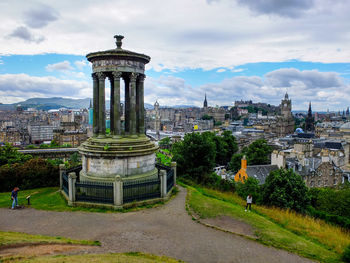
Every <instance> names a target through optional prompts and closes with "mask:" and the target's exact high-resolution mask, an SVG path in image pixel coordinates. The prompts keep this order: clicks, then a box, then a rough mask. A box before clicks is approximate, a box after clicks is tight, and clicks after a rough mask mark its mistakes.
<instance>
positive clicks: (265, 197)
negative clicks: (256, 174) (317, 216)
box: [262, 169, 310, 212]
mask: <svg viewBox="0 0 350 263" xmlns="http://www.w3.org/2000/svg"><path fill="white" fill-rule="evenodd" d="M262 202H263V204H265V205H269V206H277V207H280V208H290V209H293V210H295V211H297V212H303V211H305V209H306V208H307V206H308V205H309V203H310V199H309V196H308V188H307V187H306V185H305V182H304V181H303V179H302V178H301V177H300V175H298V174H296V173H295V172H294V171H293V170H291V169H289V170H285V169H279V170H276V171H273V172H271V173H270V175H269V176H268V177H267V178H266V181H265V184H264V185H263V187H262Z"/></svg>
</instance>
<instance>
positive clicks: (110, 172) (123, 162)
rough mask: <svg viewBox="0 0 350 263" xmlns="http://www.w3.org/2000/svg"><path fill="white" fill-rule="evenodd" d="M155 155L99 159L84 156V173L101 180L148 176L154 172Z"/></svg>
mask: <svg viewBox="0 0 350 263" xmlns="http://www.w3.org/2000/svg"><path fill="white" fill-rule="evenodd" d="M154 164H155V153H152V154H148V155H144V156H134V157H115V158H99V157H92V156H84V155H83V156H82V167H83V169H82V172H83V174H84V175H86V176H91V177H100V178H101V179H107V178H111V179H113V180H114V178H115V176H116V175H120V176H121V177H130V176H137V175H141V174H147V173H150V172H152V171H153V170H154V168H155V166H154Z"/></svg>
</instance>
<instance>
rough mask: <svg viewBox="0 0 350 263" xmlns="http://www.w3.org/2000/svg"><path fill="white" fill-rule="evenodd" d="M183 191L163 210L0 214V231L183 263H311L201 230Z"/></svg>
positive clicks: (24, 211) (163, 207)
mask: <svg viewBox="0 0 350 263" xmlns="http://www.w3.org/2000/svg"><path fill="white" fill-rule="evenodd" d="M185 198H186V189H183V188H180V192H179V193H178V195H177V196H176V198H174V199H173V200H172V201H170V202H169V203H167V204H166V205H164V206H160V207H157V208H152V209H145V210H142V211H137V212H129V213H124V214H123V213H108V214H102V213H86V212H52V211H42V210H35V209H22V210H10V209H5V208H3V209H0V230H2V231H16V232H25V233H29V234H42V235H49V236H64V237H68V238H74V239H90V240H99V241H101V242H102V246H101V247H99V248H96V249H93V250H91V249H89V253H90V252H91V251H92V252H98V253H102V252H103V253H106V252H129V251H139V252H145V253H152V254H156V255H166V256H169V257H173V258H176V259H181V260H184V261H186V262H225V263H226V262H254V263H259V262H261V263H265V262H270V263H273V262H276V263H281V262H293V263H295V262H312V261H310V260H308V259H305V258H302V257H299V256H297V255H294V254H291V253H288V252H286V251H283V250H278V249H275V248H271V247H266V246H263V245H261V244H259V243H257V242H254V241H251V240H248V239H245V238H242V237H240V236H236V235H233V234H230V233H225V232H222V231H218V230H215V229H212V228H208V227H205V226H203V225H201V224H198V223H196V222H194V221H193V220H192V219H191V217H190V216H189V215H188V214H187V212H186V210H185Z"/></svg>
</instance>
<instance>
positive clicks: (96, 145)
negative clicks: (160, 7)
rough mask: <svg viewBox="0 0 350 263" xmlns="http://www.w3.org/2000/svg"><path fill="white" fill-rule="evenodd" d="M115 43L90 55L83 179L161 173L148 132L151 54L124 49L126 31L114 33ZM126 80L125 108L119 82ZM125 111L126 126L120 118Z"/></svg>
mask: <svg viewBox="0 0 350 263" xmlns="http://www.w3.org/2000/svg"><path fill="white" fill-rule="evenodd" d="M114 37H115V38H116V45H117V48H115V49H111V50H106V51H98V52H94V53H90V54H87V55H86V57H87V59H88V60H89V61H90V62H91V63H92V71H93V73H92V79H93V136H92V137H91V138H89V139H88V140H87V141H86V142H84V143H83V144H82V145H81V146H80V147H79V148H78V149H79V153H80V154H81V155H82V170H81V172H80V180H81V181H104V182H112V181H114V180H115V177H116V176H117V175H119V176H120V177H121V178H122V179H123V180H132V179H140V178H151V177H155V176H157V173H158V172H157V169H156V168H155V152H156V151H157V149H158V146H156V145H155V144H154V143H153V142H151V141H150V139H149V138H148V137H147V136H146V135H145V124H144V122H145V118H144V116H145V109H144V79H145V74H144V71H145V64H147V63H148V62H149V61H150V59H151V58H150V57H149V56H146V55H144V54H139V53H135V52H131V51H128V50H125V49H122V47H121V46H122V39H123V38H124V37H123V36H119V35H117V36H114ZM106 79H109V81H110V87H111V92H110V94H111V98H110V134H108V135H107V134H106V111H105V80H106ZM121 80H123V81H124V84H125V85H124V87H125V92H124V94H125V99H124V107H121V103H120V88H121V86H120V82H121ZM122 110H123V111H124V125H122V123H121V116H122V112H121V111H122Z"/></svg>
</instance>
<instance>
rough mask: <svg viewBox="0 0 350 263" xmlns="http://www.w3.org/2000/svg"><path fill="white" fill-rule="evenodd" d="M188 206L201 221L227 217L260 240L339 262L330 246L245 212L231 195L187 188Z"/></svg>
mask: <svg viewBox="0 0 350 263" xmlns="http://www.w3.org/2000/svg"><path fill="white" fill-rule="evenodd" d="M187 189H188V194H189V195H188V198H187V199H188V200H187V202H188V204H189V206H190V208H191V209H192V210H193V211H194V212H195V213H196V214H197V215H199V216H200V218H214V217H217V216H221V215H225V216H230V217H232V218H234V219H237V220H241V221H243V222H245V223H248V224H249V225H251V226H252V227H253V228H254V229H255V234H256V235H257V237H258V238H257V240H258V241H259V242H261V243H263V244H265V245H269V246H273V247H276V248H281V249H284V250H287V251H290V252H293V253H296V254H299V255H301V256H304V257H307V258H311V259H315V260H318V261H321V262H339V261H340V256H339V254H338V253H336V251H335V250H333V249H332V248H331V247H330V246H327V245H325V244H322V243H320V242H318V241H315V240H314V239H313V238H312V237H309V236H308V235H307V233H304V234H303V235H301V234H297V233H294V232H293V231H291V230H289V229H286V228H285V227H283V226H282V225H281V224H278V223H276V222H275V221H274V220H272V219H271V218H269V217H268V216H265V215H263V214H261V213H257V212H254V209H253V211H252V212H251V213H247V212H245V211H244V206H243V204H244V201H243V200H241V199H239V198H238V197H237V196H236V195H234V194H231V193H229V194H228V193H221V192H218V191H214V190H209V189H205V188H200V187H187Z"/></svg>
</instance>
